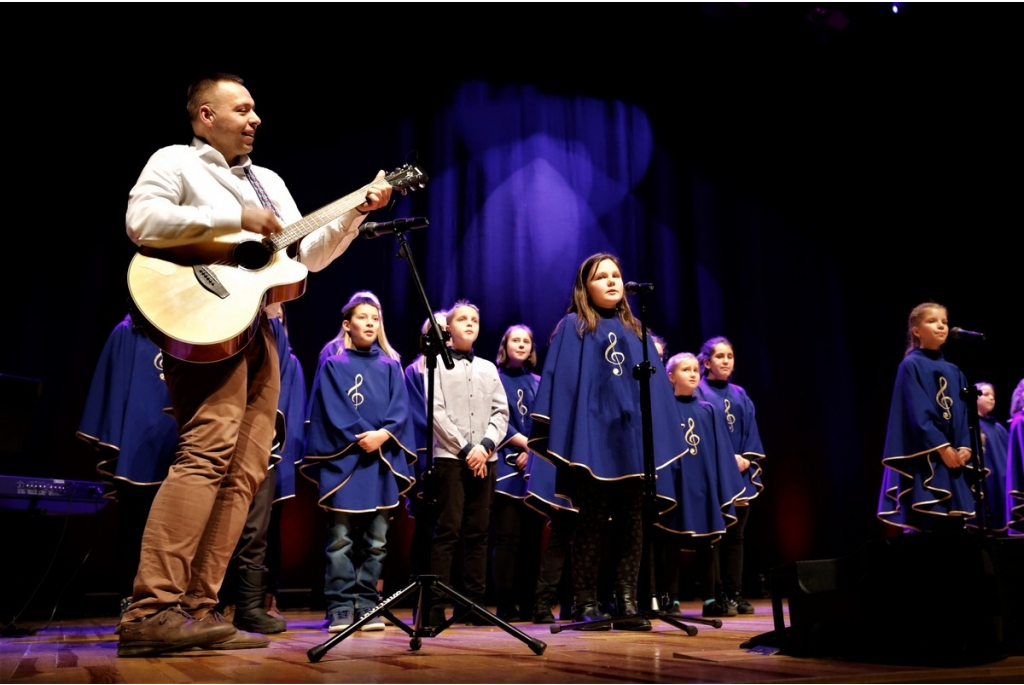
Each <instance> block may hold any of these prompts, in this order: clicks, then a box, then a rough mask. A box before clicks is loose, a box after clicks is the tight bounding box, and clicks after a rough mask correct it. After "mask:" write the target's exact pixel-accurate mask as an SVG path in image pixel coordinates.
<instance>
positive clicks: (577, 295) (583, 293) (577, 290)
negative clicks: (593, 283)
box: [555, 252, 643, 338]
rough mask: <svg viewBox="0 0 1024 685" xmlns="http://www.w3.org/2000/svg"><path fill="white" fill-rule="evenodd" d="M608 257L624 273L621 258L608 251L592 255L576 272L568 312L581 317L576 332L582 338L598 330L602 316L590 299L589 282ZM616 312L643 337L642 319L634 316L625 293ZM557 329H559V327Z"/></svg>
mask: <svg viewBox="0 0 1024 685" xmlns="http://www.w3.org/2000/svg"><path fill="white" fill-rule="evenodd" d="M606 259H607V260H609V261H610V262H612V263H613V264H615V267H616V268H617V269H618V270H619V273H620V274H621V273H622V265H621V264H620V263H619V258H618V257H616V256H615V255H613V254H609V253H607V252H598V253H597V254H594V255H590V256H589V257H587V258H586V259H585V260H584V261H583V263H582V264H580V268H579V271H577V272H576V280H575V281H574V282H573V286H572V303H571V304H570V305H569V310H568V312H567V313H569V314H576V316H577V317H578V318H579V320H578V322H577V324H576V332H577V333H579V335H580V337H581V338H582V337H583V334H584V333H593V332H594V331H596V330H597V320H598V319H599V318H600V316H599V315H598V313H597V309H596V308H595V307H594V303H593V302H591V301H590V293H589V291H588V290H587V283H589V282H590V280H591V278H592V277H593V275H594V272H595V271H596V270H597V267H598V265H599V264H600V263H601V262H603V261H604V260H606ZM623 287H625V284H623ZM615 313H616V315H617V316H618V317H619V321H621V322H622V325H623V326H625V327H626V328H631V329H633V332H634V333H636V335H637V337H638V338H639V337H643V332H642V330H641V328H640V320H639V319H637V318H636V317H634V316H633V310H632V309H630V306H629V300H628V299H626V295H625V293H623V295H622V299H621V300H619V303H618V304H617V305H616V306H615ZM555 330H558V329H557V327H556V329H555Z"/></svg>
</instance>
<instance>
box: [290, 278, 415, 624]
mask: <svg viewBox="0 0 1024 685" xmlns="http://www.w3.org/2000/svg"><path fill="white" fill-rule="evenodd" d="M342 316H343V322H342V330H343V336H342V338H343V344H342V346H341V347H340V349H339V351H338V352H337V353H336V354H332V355H328V356H326V357H324V358H322V360H321V363H320V367H319V368H318V370H317V373H316V377H315V378H314V380H313V389H312V391H311V393H310V401H309V410H308V416H309V423H308V427H307V434H306V450H305V451H306V455H305V458H304V460H303V463H302V466H301V467H300V468H299V471H300V473H302V475H303V476H305V477H306V478H308V479H309V480H311V481H313V482H314V483H316V484H317V486H318V488H319V500H318V503H319V504H320V506H321V507H323V508H324V509H325V510H327V514H328V523H329V530H328V538H327V549H326V554H327V570H326V574H325V579H324V580H325V582H324V596H325V599H326V600H327V617H328V621H329V630H330V631H331V632H338V631H341V630H344V629H345V628H347V627H348V626H350V625H352V623H353V622H354V621H355V620H357V619H358V618H360V617H361V616H362V614H364V613H366V612H367V611H369V610H371V609H373V608H374V607H375V606H376V605H377V603H378V600H379V596H378V594H377V580H378V579H379V578H380V574H381V568H382V567H383V564H384V558H385V556H386V554H387V551H386V548H385V542H386V539H387V531H388V518H389V516H390V511H391V510H392V509H394V508H395V507H397V506H399V505H400V504H401V502H402V495H403V494H404V493H405V492H406V491H407V490H409V488H411V487H412V485H413V482H414V480H415V479H414V477H413V475H412V465H413V464H414V463H415V461H416V448H415V445H414V438H413V434H412V422H411V421H410V420H409V396H408V393H407V391H406V388H405V380H404V377H403V374H402V366H401V363H400V362H399V359H398V354H397V353H396V352H395V351H394V350H392V349H391V347H390V346H389V345H388V344H387V338H386V337H385V336H384V332H383V328H384V323H383V320H382V318H381V310H380V305H379V304H378V301H377V298H376V297H370V296H368V295H367V294H365V293H357V294H356V295H355V296H353V298H352V299H351V300H349V301H348V303H347V304H346V305H345V307H344V309H342ZM383 628H384V623H383V622H382V621H380V620H379V619H374V620H373V621H371V622H369V623H366V624H364V625H363V626H362V630H382V629H383Z"/></svg>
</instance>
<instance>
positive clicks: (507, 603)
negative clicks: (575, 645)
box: [490, 493, 544, 614]
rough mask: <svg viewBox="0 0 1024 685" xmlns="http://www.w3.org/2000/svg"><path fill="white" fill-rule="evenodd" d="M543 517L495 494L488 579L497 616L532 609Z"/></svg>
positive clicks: (519, 502) (520, 502)
mask: <svg viewBox="0 0 1024 685" xmlns="http://www.w3.org/2000/svg"><path fill="white" fill-rule="evenodd" d="M543 526H544V517H543V516H542V515H541V514H540V513H538V512H537V511H536V510H534V509H531V508H530V507H528V506H526V503H525V502H523V500H521V499H518V498H515V497H509V496H507V495H503V494H501V493H495V495H494V504H493V506H492V508H491V531H490V536H491V578H492V580H493V583H494V595H495V600H496V602H497V605H498V609H499V611H500V612H507V611H508V610H511V609H513V608H518V609H519V610H520V613H521V614H525V613H526V612H529V611H531V610H532V609H533V604H534V590H535V588H536V585H537V575H538V569H539V567H540V543H541V531H542V530H543Z"/></svg>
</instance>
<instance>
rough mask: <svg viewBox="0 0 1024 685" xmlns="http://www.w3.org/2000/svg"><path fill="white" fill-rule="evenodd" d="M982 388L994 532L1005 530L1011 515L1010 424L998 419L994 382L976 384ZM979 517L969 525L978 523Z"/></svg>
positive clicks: (984, 452)
mask: <svg viewBox="0 0 1024 685" xmlns="http://www.w3.org/2000/svg"><path fill="white" fill-rule="evenodd" d="M974 387H975V388H977V389H978V393H979V395H978V400H977V402H978V429H979V430H980V431H981V435H980V436H979V438H978V439H979V440H981V449H982V455H983V457H984V458H983V459H982V463H983V464H984V467H985V502H986V503H987V505H988V506H987V507H986V508H987V509H988V511H987V512H986V513H987V514H988V520H987V522H986V523H987V524H988V528H989V530H990V531H992V532H993V533H1005V532H1006V528H1007V524H1008V523H1009V517H1008V516H1007V511H1006V454H1007V445H1008V443H1007V439H1008V436H1007V433H1006V426H1004V425H1003V424H1002V423H1001V422H1000V421H999V420H997V419H996V417H995V414H993V413H992V412H993V410H995V408H996V389H995V388H994V387H993V386H992V384H991V383H985V382H981V383H975V384H974ZM977 523H978V521H977V519H976V518H974V519H968V521H967V525H969V526H975V525H977Z"/></svg>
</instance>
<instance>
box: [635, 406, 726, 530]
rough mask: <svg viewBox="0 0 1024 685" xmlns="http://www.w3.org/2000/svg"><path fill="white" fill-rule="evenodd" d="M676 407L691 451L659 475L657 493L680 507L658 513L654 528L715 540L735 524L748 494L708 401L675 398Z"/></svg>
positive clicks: (722, 423) (723, 429) (719, 418)
mask: <svg viewBox="0 0 1024 685" xmlns="http://www.w3.org/2000/svg"><path fill="white" fill-rule="evenodd" d="M675 406H676V411H677V413H678V415H679V421H678V424H679V430H681V431H682V432H683V434H684V436H685V437H686V443H687V445H689V450H688V451H687V452H686V454H684V455H683V458H682V459H677V460H676V461H673V462H672V463H671V464H669V465H668V467H666V468H663V469H662V470H660V471H659V472H658V492H659V493H662V494H664V495H666V496H667V497H669V498H671V499H674V500H675V501H676V502H678V503H679V506H678V507H676V508H674V509H672V510H671V511H669V512H668V513H667V514H662V516H661V517H660V518H659V519H658V521H657V523H656V524H655V525H657V526H658V527H659V528H664V529H665V530H668V531H671V532H673V533H681V534H684V535H692V536H694V537H699V536H712V537H716V538H717V537H719V536H721V535H722V533H724V532H725V529H726V528H727V527H728V526H730V525H732V524H733V523H735V522H736V503H737V502H738V501H739V500H740V498H741V497H742V496H743V494H744V491H745V490H746V485H745V483H744V480H743V477H742V475H741V474H740V471H739V468H737V466H736V456H735V454H734V453H733V447H732V440H731V439H730V438H729V430H728V428H726V425H725V420H724V419H723V418H722V415H721V414H720V413H719V412H718V411H716V410H715V408H714V407H713V406H712V405H711V403H710V402H705V401H703V400H699V399H697V398H696V397H684V396H676V402H675Z"/></svg>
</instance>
